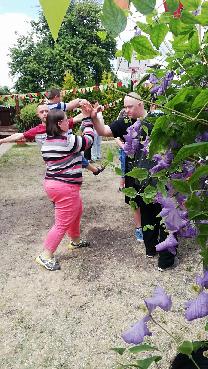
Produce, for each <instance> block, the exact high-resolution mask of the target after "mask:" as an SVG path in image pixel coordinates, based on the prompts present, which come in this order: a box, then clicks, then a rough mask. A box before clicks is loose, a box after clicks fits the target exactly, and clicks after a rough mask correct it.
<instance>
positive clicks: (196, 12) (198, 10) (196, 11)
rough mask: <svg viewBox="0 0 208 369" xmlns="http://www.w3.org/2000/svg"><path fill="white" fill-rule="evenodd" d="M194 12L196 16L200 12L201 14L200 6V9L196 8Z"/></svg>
mask: <svg viewBox="0 0 208 369" xmlns="http://www.w3.org/2000/svg"><path fill="white" fill-rule="evenodd" d="M192 14H193V15H195V16H196V15H199V14H200V8H198V9H196V10H193V11H192Z"/></svg>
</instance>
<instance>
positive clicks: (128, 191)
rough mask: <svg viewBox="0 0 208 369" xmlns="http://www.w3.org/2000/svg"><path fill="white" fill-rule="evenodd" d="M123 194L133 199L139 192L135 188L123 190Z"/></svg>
mask: <svg viewBox="0 0 208 369" xmlns="http://www.w3.org/2000/svg"><path fill="white" fill-rule="evenodd" d="M122 192H123V193H124V194H125V195H126V196H128V197H130V198H132V199H134V198H135V197H136V195H137V191H136V190H135V189H134V188H133V187H128V188H123V190H122Z"/></svg>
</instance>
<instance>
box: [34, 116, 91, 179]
mask: <svg viewBox="0 0 208 369" xmlns="http://www.w3.org/2000/svg"><path fill="white" fill-rule="evenodd" d="M82 125H83V126H84V127H85V128H84V131H83V136H77V135H74V134H70V135H68V136H67V137H66V136H62V135H61V136H59V137H51V136H47V138H46V140H45V142H44V144H43V146H42V148H41V152H42V156H43V160H44V161H45V163H46V174H45V179H47V180H48V179H49V180H50V179H52V180H57V181H61V182H66V183H70V184H77V185H81V184H82V155H81V151H84V150H86V149H88V148H89V147H91V146H92V144H93V140H94V132H93V125H92V121H91V120H89V119H84V120H83V123H82Z"/></svg>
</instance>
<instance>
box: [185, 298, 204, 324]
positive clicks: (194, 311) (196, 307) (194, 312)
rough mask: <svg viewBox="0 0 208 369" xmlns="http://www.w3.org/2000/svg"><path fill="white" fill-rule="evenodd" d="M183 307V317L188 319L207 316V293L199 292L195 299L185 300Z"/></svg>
mask: <svg viewBox="0 0 208 369" xmlns="http://www.w3.org/2000/svg"><path fill="white" fill-rule="evenodd" d="M185 307H186V312H185V317H186V319H187V320H188V321H191V320H194V319H198V318H203V317H205V316H207V315H208V293H206V292H201V293H200V294H199V295H198V297H197V298H196V299H194V300H190V301H188V302H186V304H185Z"/></svg>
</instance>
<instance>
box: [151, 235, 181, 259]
mask: <svg viewBox="0 0 208 369" xmlns="http://www.w3.org/2000/svg"><path fill="white" fill-rule="evenodd" d="M177 245H178V241H177V240H176V238H175V237H174V235H173V234H172V233H170V234H169V235H168V236H167V238H166V239H165V241H163V242H160V243H158V244H157V245H156V250H157V251H169V252H171V253H172V254H173V255H176V246H177Z"/></svg>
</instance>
